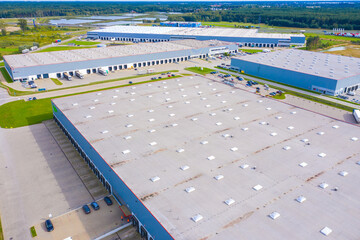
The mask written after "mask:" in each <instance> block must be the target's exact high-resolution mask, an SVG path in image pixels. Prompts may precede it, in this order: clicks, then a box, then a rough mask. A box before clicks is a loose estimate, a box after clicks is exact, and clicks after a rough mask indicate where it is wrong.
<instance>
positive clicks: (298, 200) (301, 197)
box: [295, 196, 306, 203]
mask: <svg viewBox="0 0 360 240" xmlns="http://www.w3.org/2000/svg"><path fill="white" fill-rule="evenodd" d="M295 200H296V201H297V202H298V203H303V202H305V201H306V197H304V196H298V197H297V198H296V199H295Z"/></svg>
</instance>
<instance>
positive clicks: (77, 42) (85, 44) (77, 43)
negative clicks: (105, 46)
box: [64, 40, 100, 46]
mask: <svg viewBox="0 0 360 240" xmlns="http://www.w3.org/2000/svg"><path fill="white" fill-rule="evenodd" d="M69 43H73V44H75V45H82V46H91V45H96V44H100V42H89V41H77V40H72V41H69V42H66V43H64V45H67V44H69Z"/></svg>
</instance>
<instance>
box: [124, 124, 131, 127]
mask: <svg viewBox="0 0 360 240" xmlns="http://www.w3.org/2000/svg"><path fill="white" fill-rule="evenodd" d="M132 126H133V125H132V124H126V125H125V127H127V128H130V127H132Z"/></svg>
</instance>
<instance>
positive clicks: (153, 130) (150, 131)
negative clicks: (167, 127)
mask: <svg viewBox="0 0 360 240" xmlns="http://www.w3.org/2000/svg"><path fill="white" fill-rule="evenodd" d="M148 132H149V133H153V132H156V130H155V129H150V130H149V131H148Z"/></svg>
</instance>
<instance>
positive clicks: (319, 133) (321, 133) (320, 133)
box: [317, 132, 325, 135]
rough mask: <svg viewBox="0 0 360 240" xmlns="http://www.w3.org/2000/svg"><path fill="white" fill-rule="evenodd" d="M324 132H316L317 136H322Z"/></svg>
mask: <svg viewBox="0 0 360 240" xmlns="http://www.w3.org/2000/svg"><path fill="white" fill-rule="evenodd" d="M324 134H325V133H324V132H318V133H317V135H324Z"/></svg>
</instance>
